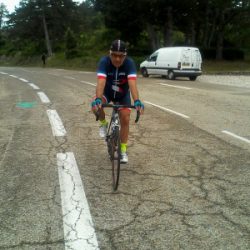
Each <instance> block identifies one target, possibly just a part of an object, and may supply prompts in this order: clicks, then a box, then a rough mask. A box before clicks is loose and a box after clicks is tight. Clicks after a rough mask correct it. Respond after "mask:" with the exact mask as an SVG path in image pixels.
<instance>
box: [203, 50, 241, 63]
mask: <svg viewBox="0 0 250 250" xmlns="http://www.w3.org/2000/svg"><path fill="white" fill-rule="evenodd" d="M201 55H202V58H203V59H205V60H214V59H216V49H215V48H211V49H201ZM223 59H224V60H228V61H234V60H244V52H243V51H242V50H240V49H236V48H225V49H223Z"/></svg>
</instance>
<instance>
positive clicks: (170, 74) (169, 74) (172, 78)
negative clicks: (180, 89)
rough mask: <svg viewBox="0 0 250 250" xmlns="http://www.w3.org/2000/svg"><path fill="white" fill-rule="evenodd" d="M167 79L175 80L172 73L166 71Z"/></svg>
mask: <svg viewBox="0 0 250 250" xmlns="http://www.w3.org/2000/svg"><path fill="white" fill-rule="evenodd" d="M168 79H169V80H174V79H175V76H174V72H173V71H171V70H170V71H168Z"/></svg>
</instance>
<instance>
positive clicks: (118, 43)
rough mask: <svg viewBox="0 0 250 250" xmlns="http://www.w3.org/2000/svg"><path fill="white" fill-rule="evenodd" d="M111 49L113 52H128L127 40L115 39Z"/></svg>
mask: <svg viewBox="0 0 250 250" xmlns="http://www.w3.org/2000/svg"><path fill="white" fill-rule="evenodd" d="M110 50H111V51H113V52H123V53H126V52H127V47H126V44H125V42H123V41H122V40H119V39H117V40H114V41H113V42H112V44H111V46H110Z"/></svg>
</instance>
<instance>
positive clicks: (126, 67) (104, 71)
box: [97, 56, 136, 102]
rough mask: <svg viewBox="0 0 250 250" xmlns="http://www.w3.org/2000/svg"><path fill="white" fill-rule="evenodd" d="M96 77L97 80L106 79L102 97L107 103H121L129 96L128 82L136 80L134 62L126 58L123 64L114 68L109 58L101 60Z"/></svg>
mask: <svg viewBox="0 0 250 250" xmlns="http://www.w3.org/2000/svg"><path fill="white" fill-rule="evenodd" d="M97 77H98V78H99V79H106V85H105V89H104V96H105V97H106V98H107V101H108V102H109V101H118V102H119V101H121V100H123V99H124V98H125V99H127V96H129V99H130V94H129V93H130V92H129V85H128V80H130V79H131V80H136V67H135V64H134V61H133V60H132V59H131V58H129V57H126V58H125V59H124V62H123V64H122V65H121V66H120V67H119V68H116V67H115V66H114V65H113V64H112V62H111V59H110V57H109V56H105V57H103V58H101V60H100V62H99V65H98V69H97Z"/></svg>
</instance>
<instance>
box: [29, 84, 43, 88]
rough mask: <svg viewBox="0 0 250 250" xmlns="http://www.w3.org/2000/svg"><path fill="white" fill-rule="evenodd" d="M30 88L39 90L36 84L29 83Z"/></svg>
mask: <svg viewBox="0 0 250 250" xmlns="http://www.w3.org/2000/svg"><path fill="white" fill-rule="evenodd" d="M29 85H30V87H32V88H33V89H40V88H39V87H38V86H37V85H36V84H34V83H29Z"/></svg>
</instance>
